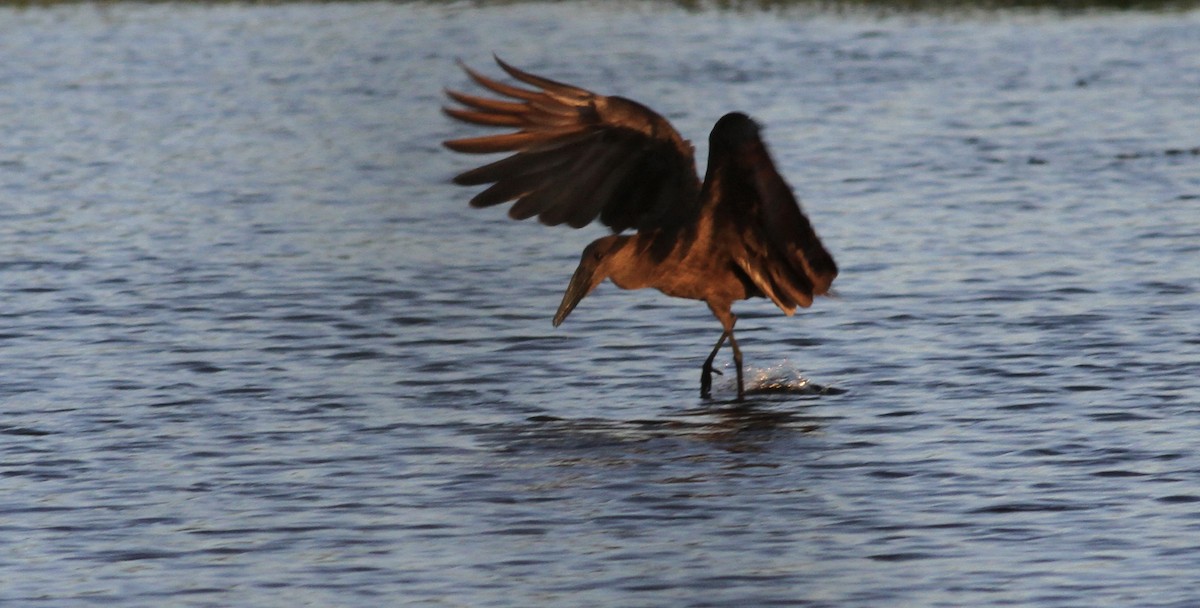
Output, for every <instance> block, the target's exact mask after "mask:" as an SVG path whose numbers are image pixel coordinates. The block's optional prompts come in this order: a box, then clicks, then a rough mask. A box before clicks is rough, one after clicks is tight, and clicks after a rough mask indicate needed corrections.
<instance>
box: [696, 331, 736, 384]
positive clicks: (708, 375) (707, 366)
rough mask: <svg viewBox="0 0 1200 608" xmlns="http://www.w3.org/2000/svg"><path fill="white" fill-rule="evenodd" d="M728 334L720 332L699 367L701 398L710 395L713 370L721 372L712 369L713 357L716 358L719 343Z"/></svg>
mask: <svg viewBox="0 0 1200 608" xmlns="http://www.w3.org/2000/svg"><path fill="white" fill-rule="evenodd" d="M729 336H730V334H729V332H722V333H721V339H720V340H717V345H716V346H714V347H713V349H712V352H711V353H709V354H708V358H707V359H705V360H704V367H702V368H700V369H701V371H700V397H701V398H702V399H708V398H709V397H711V396H712V374H713V372H717V373H718V374H720V373H721V370H717V369H713V366H712V365H713V359H716V358H717V351H719V350H721V345H722V344H725V338H727V337H729Z"/></svg>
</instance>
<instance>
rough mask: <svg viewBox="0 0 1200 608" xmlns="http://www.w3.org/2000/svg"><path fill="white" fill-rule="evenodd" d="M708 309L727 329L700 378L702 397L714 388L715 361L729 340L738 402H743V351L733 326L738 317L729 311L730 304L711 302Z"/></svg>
mask: <svg viewBox="0 0 1200 608" xmlns="http://www.w3.org/2000/svg"><path fill="white" fill-rule="evenodd" d="M708 309H709V310H711V311H712V313H713V316H715V317H716V318H717V320H718V321H720V322H721V327H724V328H725V332H724V333H722V334H721V339H720V340H717V345H716V346H714V347H713V350H712V352H711V353H709V355H708V359H707V360H706V361H705V362H704V373H703V374H701V376H700V396H701V397H708V396H709V389H710V388H711V387H712V372H713V371H715V370H713V368H712V363H713V359H714V358H716V356H717V351H719V350H721V345H722V344H725V339H726V338H728V339H729V344H730V346H732V347H733V362H734V363H735V364H737V380H738V393H737V400H738V401H741V400H742V399H743V398H744V397H745V396H746V389H745V387H744V386H743V385H742V349H740V348H738V344H737V340H735V339H734V338H733V325H734V324H735V323H737V317H736V316H734V314H733V311H731V310H729V302H722V301H717V302H712V301H710V302H708Z"/></svg>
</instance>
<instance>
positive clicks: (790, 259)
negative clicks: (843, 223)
mask: <svg viewBox="0 0 1200 608" xmlns="http://www.w3.org/2000/svg"><path fill="white" fill-rule="evenodd" d="M710 143H711V147H710V152H709V153H710V157H711V155H715V156H716V158H715V159H713V160H714V162H711V163H710V171H712V170H715V171H716V172H717V174H716V175H715V176H710V179H712V180H713V188H714V191H712V192H710V193H709V195H710V200H711V201H712V202H713V204H714V207H715V209H716V210H717V213H719V214H721V215H722V216H723V217H724V218H726V219H725V223H726V224H727V225H731V226H736V227H737V228H736V229H732V230H730V231H729V232H727V233H726V238H728V239H729V240H728V241H726V247H727V248H728V250H729V251H730V252H731V254H732V257H733V259H734V262H735V263H736V264H737V265H738V267H739V268H741V270H742V272H744V273H745V274H746V275H747V276H748V277H749V278H750V280H751V282H753V283H754V285H755V286H756V287H758V289H759V291H761V292H762V293H763V295H764V296H766V297H767V298H770V299H771V301H773V302H775V304H776V305H777V306H779V308H780V309H782V310H783V311H784V312H785V313H787V314H792V313H793V312H794V311H795V309H796V307H797V306H802V307H808V306H810V305H811V304H812V300H813V296H815V295H825V294H827V293H829V289H830V285H831V284H832V283H833V280H834V278H836V277H837V274H838V268H837V263H836V262H834V260H833V256H832V255H830V254H829V252H828V251H826V249H825V246H824V245H823V244H822V243H821V239H820V238H819V237H818V236H817V233H816V231H815V230H814V229H813V227H812V223H811V222H809V221H808V218H807V217H806V216H805V215H804V212H803V211H801V209H800V203H799V202H798V201H797V200H796V196H795V195H794V194H793V193H792V189H791V187H790V186H788V184H787V182H786V181H784V179H783V176H781V175H780V174H779V171H778V170H777V169H776V168H775V163H774V161H773V160H772V159H771V155H770V153H769V152H767V148H766V144H765V143H763V141H762V139H761V138H760V136H759V130H758V125H757V124H755V123H754V122H753V121H752V120H750V119H749V118H748V117H746V116H745V115H744V114H737V113H735V114H729V115H726V116H725V117H723V118H722V119H721V120H720V121H718V122H717V125H716V126H715V127H713V135H712V138H711V140H710Z"/></svg>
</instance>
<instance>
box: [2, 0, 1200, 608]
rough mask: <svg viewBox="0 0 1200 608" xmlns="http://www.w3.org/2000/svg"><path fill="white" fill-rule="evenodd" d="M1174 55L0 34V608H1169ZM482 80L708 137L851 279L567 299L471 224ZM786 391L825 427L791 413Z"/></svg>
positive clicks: (340, 8)
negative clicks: (732, 295) (468, 95)
mask: <svg viewBox="0 0 1200 608" xmlns="http://www.w3.org/2000/svg"><path fill="white" fill-rule="evenodd" d="M1197 31H1200V15H1198V14H1196V13H1183V14H1179V13H1175V14H1162V15H1160V14H1138V13H1129V14H1099V15H1092V16H1076V17H1070V18H1061V17H1058V16H1052V15H1038V14H1020V15H1001V16H992V17H987V16H971V17H967V18H954V17H942V18H932V17H920V16H916V17H913V16H908V17H903V16H901V17H890V18H884V19H879V18H875V17H871V16H837V15H822V14H815V13H811V12H805V11H773V12H767V13H720V12H698V13H692V12H684V11H682V10H677V9H673V8H646V7H644V6H643V7H638V6H631V5H627V4H623V5H620V8H605V7H604V6H603V5H602V6H600V7H591V8H587V7H584V6H583V5H579V4H574V3H572V4H567V5H543V6H538V5H533V6H531V5H518V6H508V7H496V8H486V9H480V8H473V7H471V6H469V5H465V4H452V5H447V6H412V5H386V4H361V5H311V6H308V5H288V6H269V7H247V6H237V5H224V6H216V7H209V8H202V7H187V6H182V5H172V4H167V5H154V6H144V5H143V6H138V5H134V6H125V5H118V6H112V7H97V6H88V5H84V6H61V7H54V8H48V9H27V10H18V9H2V10H0V56H3V58H4V60H3V62H0V284H2V285H3V292H2V294H0V302H2V304H0V320H2V321H0V400H2V403H3V407H2V409H0V439H2V440H3V441H2V443H0V546H3V547H4V550H3V553H0V604H3V605H5V606H8V605H12V606H83V605H121V606H168V605H170V606H302V605H308V606H388V605H403V604H408V603H414V604H421V605H431V606H437V605H443V606H533V605H555V606H601V605H607V606H651V605H654V606H706V605H712V606H717V605H740V606H768V605H789V606H793V605H803V606H830V607H834V606H838V607H840V606H899V605H904V606H988V605H1031V606H1087V607H1093V606H1179V607H1184V606H1195V605H1197V603H1198V602H1200V586H1198V585H1197V583H1198V576H1197V572H1200V455H1198V453H1197V450H1198V448H1200V333H1198V331H1200V323H1198V321H1200V296H1198V291H1200V152H1198V151H1197V150H1196V147H1197V146H1200V103H1197V99H1200V36H1197ZM493 51H496V52H500V53H501V54H502V55H503V56H505V57H506V58H508V59H510V60H512V61H513V62H514V63H516V64H518V65H521V66H524V67H527V68H529V69H531V70H534V71H539V72H544V73H546V74H548V75H550V76H553V77H556V78H560V79H563V80H568V81H571V82H576V83H578V84H581V85H584V86H588V87H593V88H595V89H598V90H600V91H602V92H611V93H620V94H624V95H627V96H630V97H633V98H636V99H638V100H641V101H644V102H646V103H648V104H650V105H651V106H652V107H654V108H656V109H658V110H660V111H662V112H663V113H665V114H666V115H667V116H669V117H670V118H671V119H672V120H673V121H674V123H675V124H676V126H677V127H678V128H679V129H680V130H681V131H682V132H684V133H685V134H686V135H687V136H689V137H691V138H693V139H694V140H695V141H696V142H697V145H698V148H699V155H700V157H701V158H703V155H704V154H705V137H706V135H707V132H708V128H709V126H710V125H711V124H712V123H713V122H714V121H715V120H716V118H717V117H719V116H720V115H721V114H722V113H724V112H726V111H728V110H732V109H741V110H744V111H747V112H749V113H751V114H752V115H754V116H755V117H756V118H758V119H759V120H760V121H761V122H762V123H763V124H765V125H766V127H767V130H766V137H767V139H768V142H769V144H770V145H771V147H772V150H773V152H774V154H775V156H776V158H777V160H778V161H779V165H780V168H781V170H782V171H783V173H784V174H785V175H786V176H787V177H788V178H789V179H790V180H791V181H792V183H793V184H794V186H795V188H796V191H797V193H798V194H799V195H800V197H801V198H802V200H803V201H804V204H805V208H806V210H807V211H808V213H809V215H810V216H811V218H812V219H813V221H814V223H815V225H816V226H817V228H818V230H819V232H820V233H821V235H822V236H823V238H824V239H825V242H826V243H827V244H828V246H829V248H830V249H831V250H832V251H833V253H834V254H835V255H836V257H837V259H838V261H839V262H840V264H841V267H842V275H841V276H840V277H839V279H838V281H837V284H836V287H837V288H838V290H839V292H840V297H839V298H836V299H822V300H820V301H818V302H817V303H816V305H815V306H813V308H811V309H809V310H806V311H803V312H802V313H801V314H798V315H797V316H796V317H794V318H786V317H784V316H783V315H781V314H779V313H778V311H777V310H775V309H774V308H773V307H772V306H771V305H770V304H769V303H767V302H765V301H761V300H760V301H755V302H747V303H743V304H741V305H740V306H739V307H738V308H736V310H737V312H738V313H739V315H740V317H741V321H740V323H739V325H738V329H739V333H738V335H739V338H740V341H741V344H742V346H743V350H744V351H745V355H746V361H747V364H748V370H747V373H748V377H749V378H750V379H751V382H750V385H751V389H752V391H751V392H752V394H751V395H750V398H749V399H748V401H747V402H746V403H745V404H736V403H733V402H732V401H731V398H732V397H733V391H734V387H733V385H732V384H731V382H732V376H733V374H732V373H730V372H731V371H732V370H731V369H730V368H729V367H726V368H725V371H726V373H725V375H724V376H723V377H721V378H719V379H718V383H717V387H716V398H715V399H714V400H712V401H705V400H701V399H700V398H699V397H698V383H699V367H700V364H701V362H702V360H703V358H704V356H705V355H706V354H707V352H708V349H709V348H710V347H711V345H712V343H713V342H714V341H715V340H716V338H717V336H718V333H719V325H718V324H717V322H716V321H715V320H714V319H712V318H711V316H710V315H709V313H708V311H707V310H706V309H705V307H704V306H703V305H702V304H699V303H696V302H684V301H671V300H669V299H668V298H665V297H663V296H661V295H659V294H657V293H653V292H620V291H618V290H616V289H615V288H612V287H611V286H606V287H604V288H602V289H600V290H598V291H597V292H596V293H595V294H593V295H592V296H591V297H589V298H588V299H586V300H584V302H583V303H582V304H581V305H580V306H579V308H578V309H577V310H576V311H575V312H574V313H573V315H572V316H571V318H570V319H568V321H567V322H566V323H565V324H564V325H563V326H562V327H560V328H558V329H554V328H552V327H551V324H550V317H551V316H552V314H553V312H554V309H555V307H556V306H557V304H558V299H559V297H560V295H561V293H562V289H563V288H564V287H565V285H566V281H567V279H568V278H569V276H570V273H571V271H572V269H573V268H574V265H575V263H576V261H577V259H578V253H579V251H580V250H581V249H582V247H583V245H584V244H586V243H587V242H588V241H589V240H590V239H592V238H595V237H596V236H598V235H599V234H601V232H600V231H599V230H596V229H590V230H583V231H580V232H572V231H570V230H566V229H548V228H545V227H542V226H539V225H536V224H534V223H516V222H511V221H509V220H507V219H506V218H505V217H504V215H503V212H502V211H501V210H499V209H491V210H484V211H478V210H472V209H469V208H468V207H467V206H466V202H465V201H466V200H467V198H469V196H470V193H471V192H470V191H469V190H464V189H459V188H456V187H453V186H451V185H449V184H448V183H447V180H448V178H449V177H450V176H451V175H453V174H454V173H455V172H457V171H461V170H463V169H465V168H467V167H468V166H470V162H472V161H473V160H476V159H467V158H461V157H456V156H454V155H452V154H450V153H448V152H446V151H444V150H443V149H442V148H441V147H440V146H439V142H440V141H441V140H442V139H445V138H448V137H453V136H462V135H464V134H466V133H467V132H469V131H468V130H466V129H465V128H464V127H461V126H459V125H454V124H451V123H450V122H449V121H448V120H446V119H444V118H443V117H442V116H440V114H439V113H438V107H439V105H440V104H441V103H442V102H441V90H442V88H443V87H448V86H452V87H464V86H467V85H468V83H467V82H466V81H465V78H464V77H463V76H462V74H461V73H459V72H458V71H457V70H456V68H455V66H454V59H455V58H456V57H461V58H463V59H465V60H467V61H470V62H472V63H473V64H476V65H478V66H480V67H481V68H484V69H487V70H490V71H495V70H494V68H492V67H491V66H489V65H488V62H489V61H490V54H491V53H492V52H493ZM821 387H824V388H826V389H830V390H821Z"/></svg>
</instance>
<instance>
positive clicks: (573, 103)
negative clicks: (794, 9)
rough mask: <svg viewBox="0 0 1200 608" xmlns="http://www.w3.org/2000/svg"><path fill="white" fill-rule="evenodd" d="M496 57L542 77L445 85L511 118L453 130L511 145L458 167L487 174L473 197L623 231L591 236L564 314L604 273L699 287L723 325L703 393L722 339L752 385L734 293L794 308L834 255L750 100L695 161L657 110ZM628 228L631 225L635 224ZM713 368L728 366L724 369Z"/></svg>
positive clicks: (462, 115)
mask: <svg viewBox="0 0 1200 608" xmlns="http://www.w3.org/2000/svg"><path fill="white" fill-rule="evenodd" d="M496 62H497V63H498V64H499V65H500V67H501V68H502V69H503V70H504V71H505V72H507V73H508V74H509V75H510V76H512V77H513V78H515V79H516V80H518V81H520V82H522V83H524V84H526V85H529V86H531V87H533V88H524V87H521V86H514V85H510V84H506V83H502V82H498V81H496V80H493V79H491V78H488V77H486V76H483V75H481V74H479V73H478V72H475V71H473V70H471V69H470V68H468V67H467V66H465V65H463V66H462V67H463V69H464V70H466V72H467V74H468V75H469V76H470V77H471V78H472V79H473V80H474V81H475V82H476V83H478V84H479V85H481V86H483V87H484V88H486V89H489V90H491V91H492V92H494V93H497V94H499V95H501V96H503V97H505V98H508V99H494V98H487V97H477V96H473V95H466V94H463V93H460V92H457V91H449V90H448V91H446V94H447V95H448V96H449V97H450V98H451V99H453V100H454V101H456V102H458V103H459V104H461V105H462V107H461V108H445V109H444V111H445V113H446V114H447V115H449V116H451V117H453V118H456V119H458V120H461V121H464V122H468V123H473V124H477V125H485V126H489V127H509V128H511V129H516V130H515V132H510V133H505V134H501V135H486V136H482V137H472V138H467V139H454V140H450V141H447V142H445V145H446V147H447V148H450V149H451V150H454V151H456V152H465V153H469V154H486V153H496V152H512V153H514V154H512V155H510V156H508V157H507V158H504V159H502V160H498V161H496V162H493V163H490V164H487V165H484V166H482V167H479V168H477V169H473V170H470V171H467V172H465V173H463V174H461V175H459V176H457V177H455V178H454V182H455V183H457V184H461V185H464V186H477V185H483V184H491V185H490V186H488V188H487V189H485V190H483V191H482V192H480V193H479V194H477V195H475V197H474V198H472V199H471V206H472V207H490V206H492V205H497V204H500V203H504V202H507V201H513V200H515V201H516V203H515V204H513V206H512V207H511V208H510V209H509V210H508V215H509V216H510V217H512V218H513V219H517V220H523V219H527V218H530V217H533V216H537V217H538V219H539V220H541V221H542V223H544V224H549V225H559V224H564V223H565V224H567V225H568V226H570V227H572V228H580V227H582V226H585V225H587V224H589V223H591V222H592V221H593V220H595V219H596V218H599V219H600V221H601V222H602V223H603V224H604V225H605V226H608V227H609V228H611V229H612V232H613V234H612V235H610V236H606V237H603V238H600V239H597V240H595V241H593V242H592V243H591V244H590V245H588V246H587V248H586V249H584V250H583V257H582V259H581V260H580V262H579V268H578V269H576V270H575V275H574V276H572V277H571V283H570V285H568V286H567V292H566V294H565V295H563V299H562V304H560V305H559V307H558V312H557V313H556V314H555V315H554V325H555V327H557V326H558V325H559V324H560V323H562V322H563V319H566V318H567V315H568V314H570V313H571V311H572V310H574V309H575V305H576V304H578V303H579V301H580V300H582V299H583V298H584V296H586V295H588V294H589V293H591V291H592V290H593V289H595V288H596V286H597V285H599V284H600V283H601V282H603V281H604V279H610V280H612V282H613V283H615V284H616V285H617V286H618V287H620V288H622V289H641V288H643V287H653V288H655V289H658V290H659V291H661V292H663V293H665V294H667V295H669V296H673V297H677V298H689V299H692V300H702V301H704V302H705V303H706V304H708V307H709V309H710V310H712V313H713V315H715V316H716V317H717V319H718V320H719V321H720V322H721V326H722V327H723V328H724V331H723V332H722V333H721V337H720V339H718V340H717V343H716V345H715V346H714V347H713V349H712V352H711V353H710V354H709V355H708V358H707V359H706V360H705V361H704V366H703V367H702V369H701V375H700V394H701V396H702V397H709V396H710V391H711V387H712V373H713V371H714V370H713V359H714V358H715V357H716V356H717V352H718V351H719V350H721V346H722V345H723V344H724V343H725V341H726V340H728V341H729V345H730V346H731V347H732V349H733V360H734V362H735V363H736V364H737V381H738V383H737V385H738V399H739V400H741V399H743V398H744V395H745V387H744V385H743V381H742V353H741V350H740V349H739V348H738V343H737V340H736V339H735V338H734V336H733V325H734V322H735V321H736V320H737V317H735V316H734V314H733V312H732V305H733V302H734V301H736V300H744V299H747V298H750V297H767V298H770V299H771V301H772V302H774V303H775V304H776V305H777V306H778V307H779V308H780V310H782V311H783V312H784V313H786V314H788V315H791V314H792V313H794V312H795V310H796V307H797V306H802V307H806V308H807V307H808V306H810V305H811V304H812V301H813V296H814V295H822V294H826V293H827V292H828V291H829V285H830V283H832V282H833V279H834V277H836V276H837V265H836V264H835V263H834V261H833V257H832V256H831V255H829V252H827V251H826V250H825V247H824V246H823V245H822V244H821V240H820V239H819V238H817V234H816V232H814V231H813V228H812V225H811V224H810V223H809V221H808V218H806V217H805V216H804V213H803V212H802V211H801V210H800V205H799V203H797V201H796V198H795V196H794V195H793V194H792V191H791V188H790V187H789V186H788V185H787V183H786V182H784V181H783V178H782V177H781V176H780V175H779V172H778V171H777V170H776V169H775V164H774V163H773V162H772V160H771V156H770V154H768V152H767V148H766V146H765V145H764V143H763V140H762V138H761V136H760V129H759V126H758V124H757V123H755V122H754V121H753V120H751V119H750V117H748V116H746V115H745V114H741V113H737V112H734V113H730V114H726V115H725V116H723V117H721V119H720V120H718V121H717V124H716V125H715V126H713V129H712V133H711V134H709V136H708V137H709V150H708V170H707V172H706V173H705V175H704V181H703V182H701V181H700V177H699V176H698V175H697V173H696V165H695V159H694V150H693V148H692V145H691V144H690V143H689V142H688V141H686V140H684V139H683V138H682V137H681V136H680V135H679V133H678V132H677V131H676V130H675V129H674V127H672V126H671V124H670V123H669V122H667V120H666V119H665V118H663V117H662V116H660V115H659V114H657V113H655V112H654V111H653V110H651V109H649V108H647V107H646V106H643V105H641V104H639V103H637V102H635V101H632V100H629V99H625V98H622V97H615V96H612V97H606V96H603V95H597V94H595V93H592V92H591V91H587V90H584V89H580V88H578V87H574V86H571V85H567V84H563V83H561V82H556V81H553V80H550V79H547V78H543V77H540V76H535V75H533V74H529V73H527V72H524V71H521V70H518V69H516V68H514V67H512V66H510V65H508V64H506V63H504V62H503V61H501V60H500V59H499V58H498V57H497V58H496ZM631 229H632V230H634V232H632V233H629V234H622V233H623V232H625V231H627V230H631ZM717 373H720V372H719V371H718V372H717Z"/></svg>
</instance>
